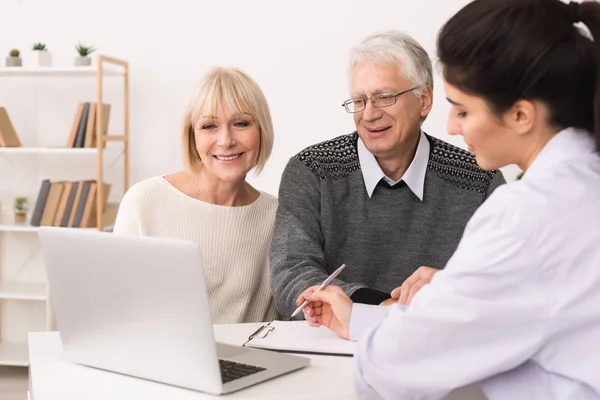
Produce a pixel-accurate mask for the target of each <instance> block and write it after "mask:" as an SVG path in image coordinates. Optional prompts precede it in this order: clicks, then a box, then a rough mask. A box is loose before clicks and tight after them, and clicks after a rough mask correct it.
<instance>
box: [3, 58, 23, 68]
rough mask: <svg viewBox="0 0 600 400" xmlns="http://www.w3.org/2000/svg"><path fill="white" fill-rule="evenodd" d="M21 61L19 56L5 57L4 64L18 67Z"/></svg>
mask: <svg viewBox="0 0 600 400" xmlns="http://www.w3.org/2000/svg"><path fill="white" fill-rule="evenodd" d="M22 65H23V63H22V62H21V57H6V66H7V67H20V66H22Z"/></svg>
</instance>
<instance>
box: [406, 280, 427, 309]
mask: <svg viewBox="0 0 600 400" xmlns="http://www.w3.org/2000/svg"><path fill="white" fill-rule="evenodd" d="M426 284H427V281H426V280H420V281H419V282H417V283H415V284H414V285H413V286H412V287H411V288H410V293H409V295H408V300H407V302H406V304H407V305H408V304H410V302H411V301H412V299H413V297H415V294H417V292H418V291H419V290H421V288H422V287H423V286H425V285H426Z"/></svg>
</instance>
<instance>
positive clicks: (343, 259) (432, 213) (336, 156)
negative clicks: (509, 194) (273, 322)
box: [270, 132, 505, 317]
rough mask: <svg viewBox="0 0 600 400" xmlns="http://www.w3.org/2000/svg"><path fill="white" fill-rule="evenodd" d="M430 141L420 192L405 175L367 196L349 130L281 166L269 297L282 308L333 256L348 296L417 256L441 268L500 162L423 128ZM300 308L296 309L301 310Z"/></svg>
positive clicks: (320, 275) (413, 263) (394, 274)
mask: <svg viewBox="0 0 600 400" xmlns="http://www.w3.org/2000/svg"><path fill="white" fill-rule="evenodd" d="M426 137H427V139H428V140H429V142H430V154H429V162H428V166H427V172H426V175H425V185H424V194H423V196H424V197H423V201H421V200H419V198H418V197H417V196H416V195H414V194H413V192H412V191H411V190H410V189H409V188H408V187H407V186H406V185H405V184H397V185H394V186H393V187H390V186H389V185H387V184H385V183H384V181H383V180H382V181H381V182H380V184H379V185H378V186H377V187H376V188H375V191H374V192H373V195H372V197H371V198H369V196H368V194H367V191H366V189H365V183H364V180H363V176H362V173H361V170H360V163H359V158H358V152H357V139H358V134H357V133H356V132H354V133H352V134H348V135H343V136H339V137H337V138H334V139H331V140H328V141H325V142H322V143H318V144H315V145H313V146H310V147H308V148H306V149H304V150H303V151H301V152H300V153H298V154H297V155H295V156H294V157H292V158H291V159H290V160H289V162H288V164H287V166H286V168H285V170H284V172H283V176H282V180H281V183H280V188H279V206H278V210H277V217H276V223H275V232H274V236H273V241H272V244H271V250H270V269H271V272H270V276H271V288H272V291H273V296H274V299H275V304H276V307H277V309H278V311H279V312H280V313H282V314H283V315H284V316H289V315H291V313H292V311H293V310H294V308H295V301H296V299H297V298H298V296H299V295H300V294H301V293H302V291H304V290H305V289H306V288H308V287H310V286H313V285H319V284H321V282H322V281H323V280H324V279H325V278H326V277H327V276H328V275H329V274H330V273H331V272H333V271H334V270H335V269H336V268H337V267H339V266H340V265H341V264H346V268H345V270H344V271H343V272H342V274H341V275H340V276H339V277H338V279H337V280H336V281H335V282H334V283H335V284H337V285H339V286H341V287H342V288H343V289H344V290H345V291H346V293H347V294H348V295H349V296H351V298H352V299H353V300H354V301H357V302H362V303H369V304H378V303H379V302H381V301H383V300H384V299H386V298H389V293H390V291H391V290H392V289H394V288H395V287H397V286H400V285H401V284H402V282H403V281H404V280H405V279H406V278H408V277H409V276H410V275H411V274H412V273H413V272H414V271H415V270H416V269H417V268H418V267H420V266H422V265H426V266H430V267H434V268H443V267H444V266H445V264H446V262H447V261H448V259H449V258H450V256H451V255H452V253H453V252H454V250H455V249H456V247H457V245H458V242H459V240H460V238H461V236H462V233H463V230H464V228H465V226H466V223H467V221H468V220H469V219H470V217H471V215H472V214H473V213H474V212H475V210H476V209H477V208H478V207H479V206H480V205H481V204H482V202H483V201H484V200H485V199H486V197H487V196H488V195H489V194H490V193H491V192H492V190H493V189H494V188H495V187H497V186H498V185H500V184H502V183H505V180H504V177H503V176H502V173H501V172H499V171H484V170H482V169H480V168H479V167H478V166H477V164H476V162H475V157H474V156H473V155H472V154H471V153H469V152H467V151H465V150H462V149H460V148H458V147H455V146H452V145H450V144H448V143H446V142H444V141H442V140H439V139H437V138H434V137H432V136H429V135H426ZM300 317H302V316H301V315H300Z"/></svg>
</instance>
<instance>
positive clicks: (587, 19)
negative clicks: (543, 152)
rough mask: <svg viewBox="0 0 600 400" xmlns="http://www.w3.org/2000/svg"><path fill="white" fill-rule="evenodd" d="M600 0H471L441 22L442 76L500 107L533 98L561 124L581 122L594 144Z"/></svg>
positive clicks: (599, 105)
mask: <svg viewBox="0 0 600 400" xmlns="http://www.w3.org/2000/svg"><path fill="white" fill-rule="evenodd" d="M577 21H581V22H583V23H584V24H585V26H586V27H587V29H588V30H589V33H591V36H592V37H593V38H596V39H598V40H600V4H598V3H595V2H590V1H586V2H584V3H581V4H575V3H571V4H566V3H563V2H561V1H560V0H475V1H473V2H471V3H469V4H468V5H467V6H465V7H464V8H463V9H461V10H460V11H459V12H458V13H457V14H456V15H454V16H453V17H452V18H451V19H450V20H449V21H448V22H447V23H446V24H445V26H444V27H443V28H442V29H441V31H440V33H439V36H438V57H439V59H440V62H441V64H442V67H443V74H444V79H445V80H446V81H447V82H448V83H450V84H451V85H453V86H456V87H457V88H459V89H460V90H462V91H464V92H466V93H470V94H473V95H476V96H480V97H482V98H484V99H485V100H486V102H487V103H488V104H489V106H490V108H491V109H492V110H493V111H494V112H496V113H498V114H501V113H503V112H505V111H507V110H508V109H509V108H510V107H511V106H512V105H513V104H514V103H515V102H516V101H518V100H521V99H528V100H538V101H541V102H543V103H544V104H546V105H547V106H548V108H549V110H550V118H551V120H550V121H549V122H550V123H551V124H553V125H556V126H558V127H560V128H565V127H575V128H584V129H586V130H588V131H590V132H593V133H595V135H596V140H597V143H598V145H599V146H600V78H599V74H600V63H599V60H600V43H599V42H597V41H596V42H594V41H593V40H592V39H591V38H590V37H589V35H587V33H586V32H584V31H582V30H581V29H579V28H578V27H577V26H576V25H575V22H577Z"/></svg>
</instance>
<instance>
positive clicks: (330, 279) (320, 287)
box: [292, 264, 346, 318]
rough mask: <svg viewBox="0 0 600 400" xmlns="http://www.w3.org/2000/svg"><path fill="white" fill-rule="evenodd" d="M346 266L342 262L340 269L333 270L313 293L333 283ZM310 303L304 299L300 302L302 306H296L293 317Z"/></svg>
mask: <svg viewBox="0 0 600 400" xmlns="http://www.w3.org/2000/svg"><path fill="white" fill-rule="evenodd" d="M344 268H346V264H342V266H341V267H339V268H338V269H336V270H335V271H333V273H332V274H331V275H329V276H328V277H327V279H325V280H324V281H323V283H321V286H319V287H318V288H317V290H315V291H314V292H313V294H315V293H319V292H320V291H321V290H322V289H324V288H325V287H326V286H327V285H329V284H330V283H331V281H333V280H334V279H335V278H337V276H338V275H339V274H340V272H342V270H343V269H344ZM308 303H310V301H308V300H304V303H302V304H300V306H299V307H298V308H296V310H295V311H294V312H293V313H292V318H294V317H295V316H296V315H297V314H298V313H299V312H300V311H302V309H303V308H304V307H306V306H307V305H308Z"/></svg>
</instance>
